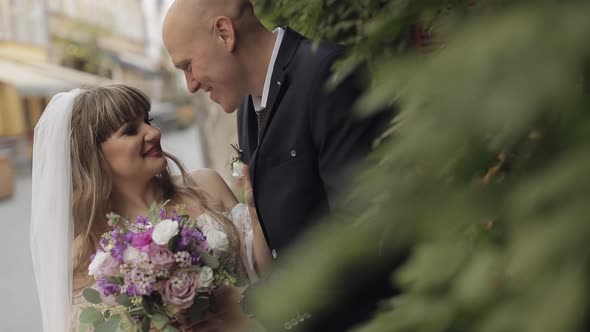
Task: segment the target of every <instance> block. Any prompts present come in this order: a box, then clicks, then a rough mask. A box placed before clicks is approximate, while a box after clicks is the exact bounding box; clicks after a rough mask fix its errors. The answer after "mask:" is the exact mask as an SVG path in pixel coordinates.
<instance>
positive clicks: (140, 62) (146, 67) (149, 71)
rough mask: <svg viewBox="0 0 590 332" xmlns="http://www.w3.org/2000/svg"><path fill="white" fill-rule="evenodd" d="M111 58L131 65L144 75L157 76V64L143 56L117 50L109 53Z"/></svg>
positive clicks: (124, 64) (121, 63) (119, 62)
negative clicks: (117, 51)
mask: <svg viewBox="0 0 590 332" xmlns="http://www.w3.org/2000/svg"><path fill="white" fill-rule="evenodd" d="M111 59H112V60H113V62H115V63H118V64H120V65H123V66H127V67H131V68H133V69H135V70H137V71H139V72H142V73H143V74H144V75H146V76H157V75H159V74H160V73H159V71H158V68H157V66H156V65H155V64H154V63H153V62H152V61H150V60H149V59H148V58H146V57H144V56H139V55H135V54H131V53H123V52H119V53H113V54H111Z"/></svg>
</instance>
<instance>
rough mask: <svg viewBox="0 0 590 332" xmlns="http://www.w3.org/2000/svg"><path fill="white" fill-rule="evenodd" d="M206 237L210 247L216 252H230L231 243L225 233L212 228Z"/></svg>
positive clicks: (207, 231)
mask: <svg viewBox="0 0 590 332" xmlns="http://www.w3.org/2000/svg"><path fill="white" fill-rule="evenodd" d="M204 235H205V236H206V237H207V243H208V244H209V247H210V248H211V249H213V250H214V251H228V250H229V241H228V239H227V234H225V233H224V232H222V231H218V230H216V229H213V228H211V229H208V230H206V231H205V232H204Z"/></svg>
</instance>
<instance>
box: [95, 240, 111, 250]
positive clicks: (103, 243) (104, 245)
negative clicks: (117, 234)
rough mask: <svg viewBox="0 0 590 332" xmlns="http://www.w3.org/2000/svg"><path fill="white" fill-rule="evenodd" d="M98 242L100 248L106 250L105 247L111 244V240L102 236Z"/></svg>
mask: <svg viewBox="0 0 590 332" xmlns="http://www.w3.org/2000/svg"><path fill="white" fill-rule="evenodd" d="M98 244H99V245H100V248H99V249H100V250H101V251H104V252H106V250H105V249H104V248H106V247H107V246H108V245H109V241H108V240H107V239H105V238H101V239H100V241H98Z"/></svg>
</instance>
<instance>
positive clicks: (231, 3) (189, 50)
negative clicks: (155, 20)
mask: <svg viewBox="0 0 590 332" xmlns="http://www.w3.org/2000/svg"><path fill="white" fill-rule="evenodd" d="M162 39H163V41H164V46H165V47H166V49H167V50H168V53H169V54H170V58H171V60H172V63H173V64H174V66H175V67H176V68H178V69H180V70H182V71H183V73H184V75H185V80H186V83H187V87H188V90H189V91H190V92H191V93H194V92H196V91H199V90H204V91H206V92H209V93H210V97H211V99H212V100H213V101H215V102H217V103H218V104H220V105H221V106H222V107H223V109H224V110H225V111H226V112H228V113H231V112H233V111H235V109H236V108H237V107H238V106H239V105H240V103H241V102H242V100H243V99H244V98H245V97H246V96H247V95H248V94H255V95H256V96H259V95H261V94H262V89H263V85H264V79H265V78H266V71H267V69H268V63H269V61H270V57H271V54H272V50H273V47H274V43H275V39H276V37H275V35H274V34H273V33H272V32H270V31H268V30H267V29H266V28H265V27H264V25H262V23H261V22H260V20H259V19H258V18H257V17H256V15H254V10H253V7H252V4H251V2H250V0H176V1H175V2H174V3H173V5H172V6H171V7H170V9H169V10H168V13H167V14H166V17H165V19H164V25H163V28H162Z"/></svg>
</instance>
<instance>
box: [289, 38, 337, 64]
mask: <svg viewBox="0 0 590 332" xmlns="http://www.w3.org/2000/svg"><path fill="white" fill-rule="evenodd" d="M345 54H346V47H344V46H343V45H340V44H336V43H333V42H330V41H324V40H322V41H312V40H309V39H307V38H302V40H301V41H300V43H299V46H298V47H297V50H296V52H295V62H297V63H299V64H302V65H304V66H305V67H307V68H310V69H315V70H320V69H321V68H323V67H329V66H331V65H332V63H333V62H334V61H335V60H336V59H338V58H340V57H342V56H344V55H345Z"/></svg>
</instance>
